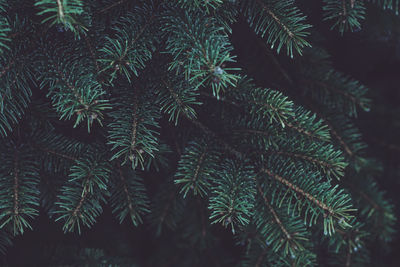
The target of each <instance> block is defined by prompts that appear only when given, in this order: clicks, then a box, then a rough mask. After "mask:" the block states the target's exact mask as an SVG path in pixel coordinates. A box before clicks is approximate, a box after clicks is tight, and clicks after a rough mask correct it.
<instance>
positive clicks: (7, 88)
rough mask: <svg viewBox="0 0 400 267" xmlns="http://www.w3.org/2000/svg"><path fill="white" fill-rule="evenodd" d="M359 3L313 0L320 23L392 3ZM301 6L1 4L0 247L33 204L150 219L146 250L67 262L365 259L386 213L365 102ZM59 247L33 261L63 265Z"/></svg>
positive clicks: (59, 212) (272, 2) (61, 211)
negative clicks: (364, 122) (244, 36)
mask: <svg viewBox="0 0 400 267" xmlns="http://www.w3.org/2000/svg"><path fill="white" fill-rule="evenodd" d="M371 2H374V3H375V2H376V4H377V5H371V6H372V7H373V8H371V7H370V5H369V4H366V3H364V2H363V1H355V0H343V1H334V0H324V1H323V3H322V4H321V12H322V13H323V16H322V20H323V21H325V20H327V21H328V22H329V23H330V25H331V29H334V30H338V31H339V33H340V34H341V35H343V34H345V33H346V34H349V33H348V32H353V31H357V30H359V29H360V28H361V25H362V23H363V20H364V19H365V17H366V16H367V14H368V12H374V8H376V6H380V7H382V8H383V9H392V10H394V11H395V13H396V14H397V13H398V2H399V1H398V0H396V1H371ZM303 5H305V6H307V4H303ZM302 7H303V6H302V5H299V4H298V3H297V2H296V1H292V0H288V1H278V0H226V1H224V0H178V1H163V0H152V1H141V0H135V1H124V0H121V1H109V0H99V1H94V0H90V1H80V0H69V1H67V0H57V1H49V0H37V1H34V2H31V1H26V0H18V1H6V0H2V1H0V66H1V67H0V81H1V87H0V137H1V139H0V159H1V163H2V164H1V166H0V187H1V189H0V252H1V253H5V254H6V253H7V247H9V246H11V245H12V239H13V237H15V236H18V235H22V234H24V233H25V232H26V231H27V230H33V231H34V230H35V229H32V228H33V225H34V220H35V218H37V217H38V215H39V213H45V214H46V215H47V216H48V217H49V218H50V219H51V220H54V221H55V222H57V224H58V225H59V228H60V229H62V230H63V231H64V232H65V233H67V232H73V233H77V234H79V235H80V234H82V233H84V232H85V231H89V228H91V227H92V226H94V225H95V224H96V222H97V221H98V219H99V217H100V216H101V214H102V213H103V210H107V209H108V208H110V209H111V213H112V214H113V215H114V217H115V218H116V219H117V221H118V222H119V223H120V224H128V225H130V226H131V227H137V226H139V225H141V224H145V225H147V226H149V227H147V228H146V229H147V230H149V231H151V232H152V233H153V235H151V236H146V238H149V239H152V240H156V241H155V242H157V243H156V244H157V249H156V248H154V253H153V252H152V253H151V254H152V257H151V259H146V260H144V261H145V263H143V264H141V263H140V262H141V261H143V259H142V258H141V257H142V255H140V253H137V254H135V253H133V254H134V255H130V256H133V257H137V259H134V260H130V259H129V257H128V258H127V257H125V256H126V255H125V256H121V257H117V256H115V257H114V256H113V255H108V254H107V252H105V251H103V250H101V249H82V248H79V249H78V250H75V251H72V252H68V253H69V255H70V264H72V265H73V264H77V265H79V264H83V262H85V264H86V263H88V262H90V263H88V264H89V265H90V264H93V266H228V265H229V266H230V265H235V266H316V265H321V266H325V265H324V264H326V265H327V266H331V265H332V266H335V265H337V266H365V264H368V262H369V261H370V253H371V248H372V247H371V246H373V245H374V243H377V242H379V244H383V245H385V246H387V244H388V242H390V241H391V240H392V238H393V235H394V234H395V227H394V226H395V223H396V220H397V219H396V215H395V207H394V205H393V204H392V203H391V201H390V200H389V199H387V198H386V196H385V193H384V192H383V191H381V189H380V188H379V186H378V183H377V182H376V179H377V178H380V177H382V176H383V171H382V168H381V167H380V166H381V163H380V162H379V159H375V158H373V157H372V156H373V155H371V153H370V152H369V151H368V149H367V148H368V147H367V144H366V142H365V141H364V139H363V137H362V135H361V130H360V129H358V128H357V118H358V116H359V115H360V113H361V114H363V113H364V112H369V111H371V112H373V108H372V104H371V103H372V101H373V99H370V96H371V93H370V91H369V90H368V88H367V87H366V86H364V85H363V84H362V83H361V82H359V81H358V80H356V79H353V78H351V77H349V76H348V75H346V74H345V73H343V72H341V71H339V70H336V69H335V67H334V65H333V64H332V62H331V59H330V56H329V54H328V52H327V51H325V50H324V49H322V48H320V47H318V38H319V37H318V33H316V30H315V29H313V28H312V26H311V24H309V20H308V17H307V15H306V14H307V9H306V8H305V9H304V10H303V8H302ZM234 23H243V24H244V25H247V28H246V30H247V31H249V32H250V33H251V34H252V35H251V38H253V39H252V40H249V41H248V42H247V40H245V41H244V43H245V45H249V43H250V42H254V43H256V42H258V43H259V44H260V43H261V46H262V48H263V50H262V51H263V56H266V57H268V58H269V61H268V62H266V63H265V64H267V65H268V66H269V67H271V66H272V68H273V70H274V73H275V74H276V75H275V74H272V75H269V76H268V77H267V78H266V79H267V80H268V82H262V80H261V81H260V80H259V79H258V78H259V75H258V74H257V73H256V71H254V72H253V71H251V69H252V68H251V66H250V67H249V65H251V64H248V62H247V63H246V60H245V59H242V58H240V57H238V56H237V55H236V53H237V52H238V50H237V48H236V47H235V44H234V42H232V35H233V34H234V28H233V25H234ZM314 35H315V36H314ZM249 47H250V49H251V46H249ZM247 50H249V49H247ZM281 50H285V53H281ZM250 62H251V61H250ZM258 71H261V72H262V71H264V70H258ZM262 76H264V77H265V76H266V75H265V74H262ZM221 226H222V227H221ZM225 228H227V229H225ZM139 229H142V228H139ZM224 236H229V238H232V239H234V240H235V241H236V248H234V249H232V250H235V249H237V250H238V251H240V253H241V254H240V256H239V257H238V256H237V255H236V258H235V256H232V252H228V250H229V248H227V247H228V246H224V245H223V238H225V237H224ZM232 236H233V237H232ZM138 242H139V241H138ZM65 248H66V251H69V248H68V247H67V246H66V247H65ZM62 250H63V248H59V249H56V250H54V251H53V252H52V256H49V258H48V261H47V262H48V263H49V264H54V265H57V264H58V265H62V264H64V263H61V262H59V261H58V259H57V257H58V256H57V255H59V254H60V251H62ZM171 255H174V256H171ZM60 257H61V256H60ZM166 262H167V263H166Z"/></svg>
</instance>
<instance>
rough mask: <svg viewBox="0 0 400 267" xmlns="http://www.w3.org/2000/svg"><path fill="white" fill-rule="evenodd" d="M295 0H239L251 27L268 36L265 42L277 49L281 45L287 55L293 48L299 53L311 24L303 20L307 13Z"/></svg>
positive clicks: (291, 55) (279, 48) (293, 50)
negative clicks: (302, 10)
mask: <svg viewBox="0 0 400 267" xmlns="http://www.w3.org/2000/svg"><path fill="white" fill-rule="evenodd" d="M293 2H294V1H291V0H290V1H278V0H246V1H241V11H242V13H243V15H244V16H245V17H246V19H247V22H248V23H249V24H250V26H251V27H252V28H253V29H254V31H255V32H256V33H257V34H259V35H261V37H265V36H267V40H266V41H267V43H268V44H270V45H271V48H273V47H274V46H275V45H276V47H277V52H278V53H279V52H280V50H281V48H282V47H283V46H285V47H286V53H287V55H290V57H292V58H293V52H297V53H299V54H300V55H301V54H302V49H303V48H304V47H308V46H310V44H309V43H308V42H307V41H306V40H305V39H304V38H305V37H307V35H309V33H308V32H307V31H306V30H307V29H308V28H310V27H311V25H309V24H305V23H304V21H305V19H306V17H305V16H304V15H303V14H302V13H301V12H300V11H299V9H298V8H297V7H296V6H294V4H293Z"/></svg>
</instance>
